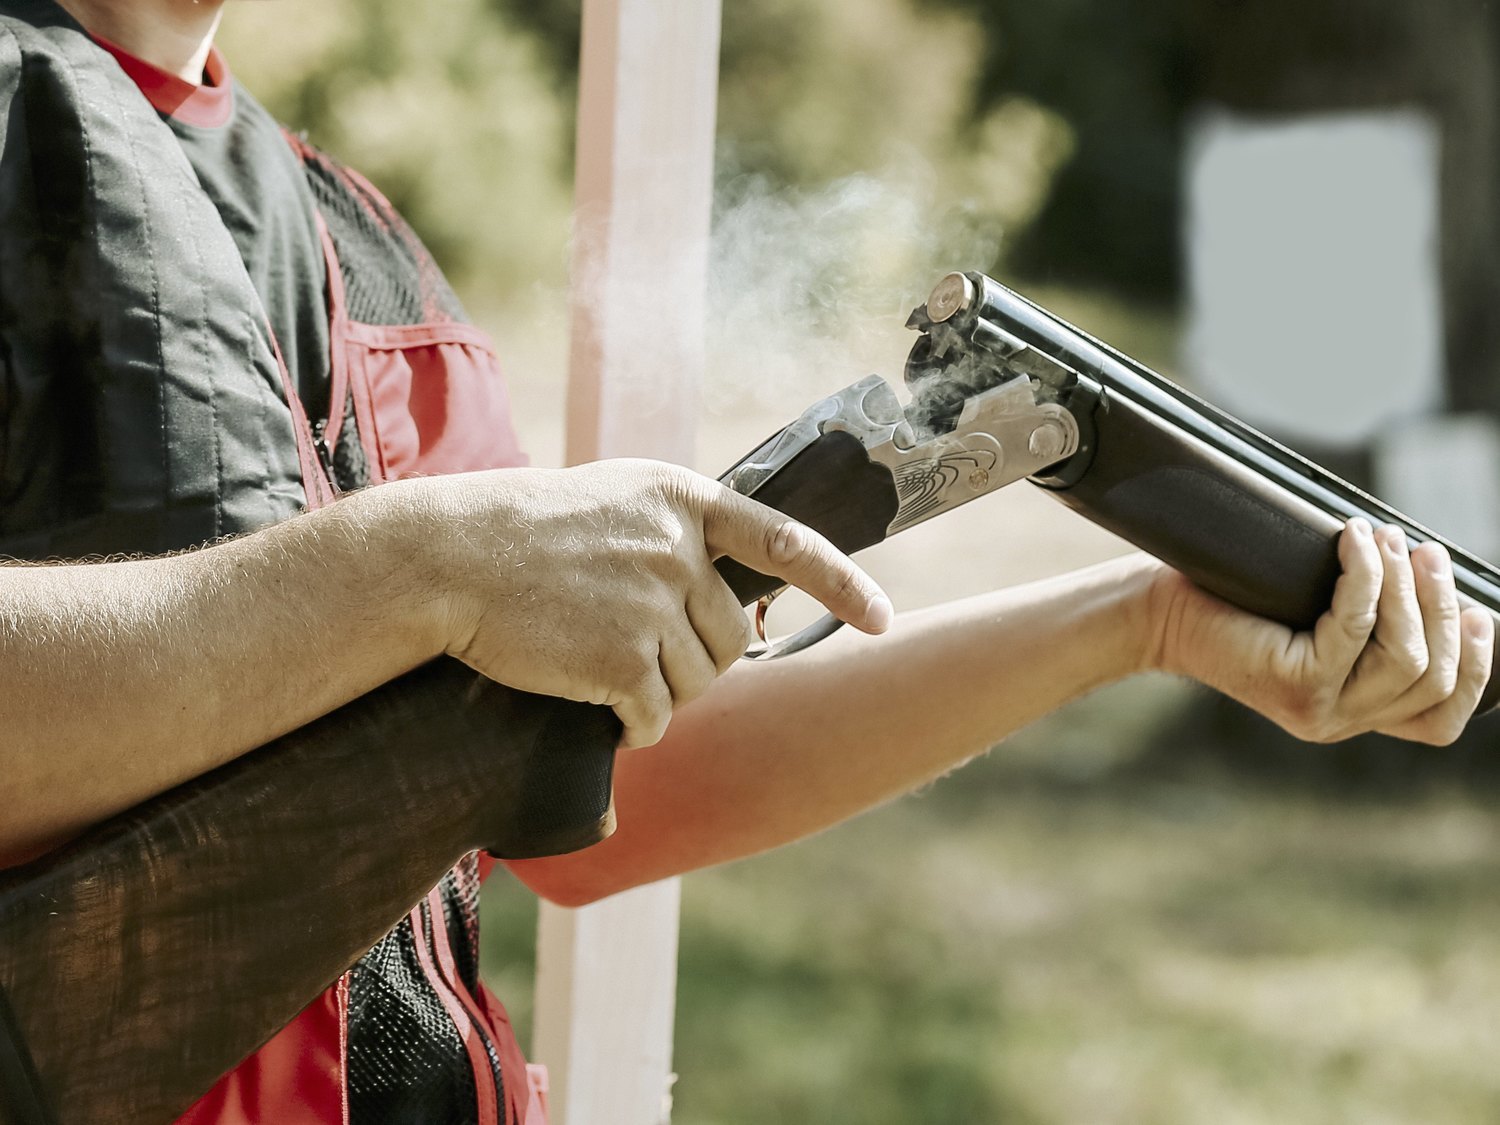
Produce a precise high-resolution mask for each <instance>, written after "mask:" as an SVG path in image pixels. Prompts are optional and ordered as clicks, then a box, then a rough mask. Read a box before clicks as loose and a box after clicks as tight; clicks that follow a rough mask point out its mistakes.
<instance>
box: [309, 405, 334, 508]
mask: <svg viewBox="0 0 1500 1125" xmlns="http://www.w3.org/2000/svg"><path fill="white" fill-rule="evenodd" d="M312 435H313V452H314V453H316V454H317V455H318V464H320V465H322V466H323V472H325V473H326V474H328V483H329V484H330V485H332V486H333V491H334V494H335V495H337V494H338V493H339V492H340V491H341V489H340V488H339V483H338V478H337V477H336V476H334V473H333V450H331V449H329V448H328V419H327V418H320V419H319V420H318V421H317V422H315V423H313V428H312Z"/></svg>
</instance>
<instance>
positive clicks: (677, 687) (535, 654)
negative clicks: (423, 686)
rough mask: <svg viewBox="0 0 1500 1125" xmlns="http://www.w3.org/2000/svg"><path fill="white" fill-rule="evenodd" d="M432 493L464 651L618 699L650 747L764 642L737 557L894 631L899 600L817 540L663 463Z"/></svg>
mask: <svg viewBox="0 0 1500 1125" xmlns="http://www.w3.org/2000/svg"><path fill="white" fill-rule="evenodd" d="M401 487H408V488H417V489H422V490H424V491H425V492H426V493H427V497H426V502H425V504H424V508H425V509H426V511H427V512H429V513H430V515H431V517H432V518H431V519H430V520H429V521H428V524H427V527H426V535H427V536H430V539H429V541H428V542H429V549H435V550H436V552H437V564H438V565H437V573H438V574H439V576H440V577H439V580H438V581H439V593H440V595H441V598H442V603H443V606H444V612H445V614H446V621H447V625H446V632H445V636H447V637H448V638H449V641H448V652H449V653H451V654H452V655H454V656H457V657H458V658H460V659H461V660H464V661H465V662H466V663H468V664H470V665H472V666H473V667H474V668H476V669H478V670H479V671H481V672H483V673H484V674H485V675H487V676H489V677H490V678H492V679H494V680H498V681H499V682H501V683H503V684H506V685H507V686H510V687H514V688H519V689H521V690H523V691H532V692H539V693H541V694H545V695H555V696H563V697H566V698H568V699H576V700H583V701H587V702H590V703H602V704H605V705H607V706H610V707H612V708H614V710H615V713H616V714H617V715H619V717H620V720H621V722H623V723H624V725H625V736H624V740H623V743H622V744H623V745H625V746H647V745H650V744H652V743H654V742H656V741H658V740H659V739H660V738H661V736H662V733H663V732H664V731H665V730H666V727H667V722H668V720H669V719H670V718H671V715H672V710H673V708H674V707H679V706H681V705H682V704H684V703H686V702H688V701H689V700H691V699H693V698H695V697H697V696H698V695H701V694H702V693H703V691H704V690H705V689H706V688H707V687H708V686H709V684H711V683H712V682H713V681H714V679H715V678H716V677H717V676H718V675H719V674H720V673H722V672H723V671H725V670H726V669H727V668H729V666H730V665H732V664H733V663H734V661H735V660H736V659H737V658H738V657H739V656H740V654H741V653H742V652H744V650H745V646H746V645H747V644H748V643H749V640H750V633H749V623H748V621H747V620H746V617H745V613H744V611H743V610H742V608H741V607H740V605H739V603H738V602H737V601H736V600H735V598H734V596H733V595H732V594H731V593H730V591H729V588H728V587H727V586H726V585H725V584H724V582H723V580H722V579H721V578H720V577H719V575H718V573H717V572H716V571H715V570H714V568H713V561H714V559H716V558H718V557H719V556H721V555H728V556H730V557H732V558H734V559H736V560H738V561H739V562H741V563H744V564H745V565H747V566H749V567H751V568H753V569H755V570H758V571H760V572H762V573H764V574H772V575H776V576H777V577H780V578H782V579H784V580H786V581H787V582H789V583H791V584H792V585H794V586H798V587H800V588H801V589H803V590H805V591H807V593H809V594H811V595H812V596H813V597H814V598H816V599H818V601H820V602H822V603H823V604H824V605H825V606H826V607H827V608H828V609H829V611H831V612H832V613H834V614H835V615H837V616H838V617H840V618H842V619H843V620H845V621H847V622H849V624H851V625H854V626H855V627H857V628H859V629H862V630H864V631H866V632H871V633H878V632H881V631H882V630H884V629H885V628H886V626H887V625H888V624H889V622H890V618H891V606H890V603H889V602H888V601H887V600H886V598H885V595H884V594H883V593H882V592H881V591H880V588H879V587H878V586H877V585H876V584H875V582H874V581H873V580H872V579H870V578H869V577H868V576H867V575H866V574H865V573H864V572H863V571H862V570H860V569H859V568H858V567H857V566H855V565H854V563H852V562H850V561H849V559H848V558H847V557H845V556H844V555H843V554H841V553H840V552H839V551H837V550H836V549H835V548H834V547H833V546H832V544H830V543H829V542H828V541H827V540H826V539H824V538H823V537H822V536H821V535H819V534H817V533H816V532H814V531H812V530H810V529H809V528H807V527H805V526H803V525H801V524H799V523H797V522H796V521H794V520H791V519H789V518H788V517H786V516H784V515H782V514H781V513H779V512H776V511H774V510H772V509H770V508H767V507H765V506H764V505H761V504H757V503H755V502H754V501H751V500H747V499H746V498H745V497H743V496H740V495H738V494H737V493H735V492H733V491H731V490H729V489H727V488H725V487H723V486H722V485H720V484H718V483H716V482H715V481H712V480H709V479H708V478H706V477H702V476H700V475H698V474H697V473H693V472H690V471H688V470H686V469H681V468H678V467H676V466H673V465H667V464H663V463H659V462H653V461H624V460H620V461H600V462H596V463H594V464H590V465H584V466H580V467H578V468H574V469H558V470H543V469H525V470H515V469H511V470H503V471H500V472H494V473H473V474H467V475H465V476H461V477H448V478H443V479H431V480H424V481H412V482H408V484H407V485H404V486H401Z"/></svg>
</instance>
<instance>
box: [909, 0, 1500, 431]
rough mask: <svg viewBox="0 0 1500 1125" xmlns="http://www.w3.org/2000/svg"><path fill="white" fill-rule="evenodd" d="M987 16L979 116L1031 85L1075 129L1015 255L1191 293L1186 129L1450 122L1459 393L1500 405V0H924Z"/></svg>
mask: <svg viewBox="0 0 1500 1125" xmlns="http://www.w3.org/2000/svg"><path fill="white" fill-rule="evenodd" d="M922 2H923V3H924V5H925V6H926V7H927V9H929V10H946V9H951V8H953V7H955V6H956V7H959V8H961V9H963V10H965V11H968V12H970V13H971V14H972V15H973V17H974V19H975V20H977V21H978V22H979V24H980V25H981V26H982V27H983V29H984V44H985V55H984V63H983V66H982V69H981V72H980V76H979V81H978V84H977V86H976V89H975V113H976V114H981V113H983V112H985V111H986V109H987V108H988V107H989V106H992V105H994V104H996V103H997V102H998V101H1000V100H1002V99H1005V98H1009V97H1014V96H1016V95H1017V94H1020V95H1023V96H1026V97H1030V98H1034V99H1035V100H1037V101H1038V102H1040V103H1041V104H1043V105H1045V106H1047V107H1049V108H1051V109H1053V110H1055V111H1056V112H1058V113H1059V114H1061V115H1062V117H1063V118H1065V119H1066V120H1067V121H1068V122H1069V124H1071V125H1072V127H1073V129H1074V131H1075V133H1076V136H1077V144H1076V151H1075V153H1074V156H1073V158H1072V159H1071V160H1070V161H1069V162H1068V163H1067V164H1066V165H1065V166H1064V167H1063V168H1062V169H1061V170H1060V171H1059V173H1058V176H1057V181H1056V185H1055V189H1054V191H1053V193H1052V195H1051V196H1050V198H1049V199H1048V200H1047V203H1046V205H1045V207H1044V208H1043V209H1042V210H1041V213H1040V214H1039V215H1038V217H1037V221H1036V222H1035V224H1034V225H1032V226H1031V228H1030V229H1029V230H1028V231H1027V234H1026V237H1025V238H1024V239H1023V240H1022V242H1021V243H1020V245H1019V246H1018V247H1017V251H1018V253H1017V255H1016V259H1015V264H1017V265H1018V266H1020V267H1022V268H1024V269H1026V270H1027V271H1028V272H1031V273H1033V274H1038V275H1042V276H1046V277H1049V278H1050V277H1056V278H1058V279H1061V280H1071V281H1084V282H1102V283H1105V284H1108V285H1110V286H1112V287H1114V288H1117V289H1120V290H1121V291H1124V292H1127V293H1142V292H1145V293H1159V294H1163V295H1170V294H1173V293H1175V292H1176V289H1177V286H1178V283H1179V281H1180V277H1179V273H1180V263H1181V261H1182V257H1183V255H1182V252H1181V246H1180V244H1179V239H1180V207H1181V202H1180V192H1181V188H1180V178H1181V160H1182V143H1183V127H1184V124H1185V122H1186V121H1187V119H1188V116H1189V115H1190V114H1191V113H1192V112H1194V110H1195V108H1196V107H1198V106H1200V105H1202V104H1204V103H1217V104H1220V105H1224V106H1227V107H1229V108H1230V109H1234V110H1238V111H1241V112H1247V113H1267V114H1271V113H1276V114H1281V113H1306V112H1319V111H1328V110H1340V109H1371V108H1381V107H1386V106H1403V107H1405V106H1412V105H1417V106H1420V107H1422V108H1424V109H1426V110H1427V111H1429V112H1430V113H1432V114H1433V116H1434V117H1435V118H1436V119H1437V120H1438V122H1439V123H1440V125H1441V127H1442V130H1443V134H1444V141H1445V144H1444V151H1443V168H1442V177H1443V183H1442V200H1443V203H1442V246H1441V261H1442V275H1443V285H1444V309H1445V315H1446V318H1447V339H1446V344H1447V356H1448V369H1449V372H1450V380H1449V402H1450V405H1451V406H1452V407H1453V408H1454V409H1459V410H1471V409H1482V410H1489V411H1491V412H1497V413H1500V317H1497V316H1495V314H1494V311H1493V310H1494V309H1495V308H1496V307H1497V304H1500V110H1497V105H1500V101H1497V87H1500V8H1497V7H1496V6H1494V5H1492V4H1491V3H1489V0H1453V2H1451V3H1444V4H1412V3H1410V2H1408V0H1264V2H1262V3H1257V4H1214V5H1208V4H1191V3H1188V2H1187V0H1053V2H1051V3H1046V4H1035V3H1026V2H1024V0H922Z"/></svg>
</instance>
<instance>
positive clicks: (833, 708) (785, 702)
mask: <svg viewBox="0 0 1500 1125" xmlns="http://www.w3.org/2000/svg"><path fill="white" fill-rule="evenodd" d="M1398 541H1399V542H1401V543H1403V544H1404V539H1400V537H1398V536H1386V535H1384V534H1382V535H1381V536H1380V537H1379V540H1378V541H1377V540H1376V539H1375V538H1373V537H1371V536H1370V534H1369V531H1368V529H1358V530H1355V531H1352V532H1346V534H1345V537H1344V540H1343V542H1342V544H1341V547H1342V552H1343V558H1344V564H1345V577H1344V578H1343V579H1341V581H1340V585H1339V590H1338V593H1337V594H1336V597H1335V603H1334V606H1333V608H1332V609H1331V610H1330V612H1329V613H1328V614H1326V615H1325V616H1324V618H1323V620H1322V621H1321V622H1320V623H1319V626H1318V629H1317V631H1316V632H1315V633H1311V634H1293V633H1292V632H1291V631H1289V630H1287V629H1284V628H1282V627H1281V626H1277V625H1273V624H1271V623H1269V622H1265V621H1261V620H1259V619H1256V618H1253V617H1250V616H1248V615H1246V614H1243V613H1240V612H1239V611H1237V610H1234V609H1232V608H1230V607H1228V606H1226V605H1224V603H1222V602H1219V601H1217V600H1215V599H1213V598H1210V597H1209V596H1208V595H1206V594H1202V593H1201V592H1199V591H1197V590H1196V589H1195V588H1193V587H1192V586H1190V585H1189V584H1188V583H1186V581H1185V580H1183V579H1181V577H1180V576H1178V575H1176V574H1175V572H1172V571H1170V570H1167V569H1166V568H1164V567H1162V566H1161V565H1160V564H1158V563H1155V562H1154V561H1152V560H1150V559H1147V558H1145V557H1144V556H1139V555H1137V556H1133V557H1129V558H1124V559H1119V560H1115V561H1113V562H1109V563H1104V564H1102V565H1100V566H1097V567H1093V568H1091V569H1089V570H1086V571H1082V572H1079V573H1077V574H1072V575H1067V576H1064V577H1062V578H1058V579H1052V580H1050V581H1047V582H1041V583H1036V584H1033V585H1029V586H1023V587H1018V588H1014V589H1010V590H1002V591H999V592H997V593H993V594H987V595H982V596H980V597H976V598H972V599H968V600H965V601H963V602H957V603H951V604H949V605H944V606H938V607H935V608H933V609H929V610H924V611H921V612H918V613H913V614H903V615H901V616H900V617H898V618H897V620H896V623H895V625H894V626H893V627H892V628H891V630H890V631H889V632H888V633H887V634H885V635H883V636H879V637H861V636H852V635H851V636H844V637H839V638H835V639H833V640H830V641H829V642H826V643H825V644H823V645H820V646H818V647H817V648H815V649H813V650H811V651H810V652H809V653H807V654H804V655H799V656H798V657H795V658H791V659H788V660H786V661H783V662H781V663H779V664H772V665H767V666H748V667H746V666H742V667H740V668H737V669H736V670H735V672H734V673H732V674H731V675H728V676H726V677H724V679H723V680H722V681H720V683H719V684H718V685H716V686H715V688H714V690H713V691H711V692H709V693H708V694H706V695H705V696H704V697H703V698H701V699H699V700H698V701H697V702H695V703H694V704H693V705H692V706H690V707H688V708H686V709H684V710H683V711H682V712H681V713H680V714H679V715H678V717H677V719H676V721H675V722H674V723H673V725H672V727H671V729H670V730H669V732H668V735H667V738H666V739H665V740H664V741H663V742H662V743H661V744H660V745H659V746H656V747H653V748H651V749H648V750H642V751H636V752H633V753H630V754H625V755H622V756H621V758H620V762H619V765H618V767H617V776H616V794H617V808H618V812H619V821H620V828H619V831H618V832H617V833H616V835H615V836H614V837H612V838H611V839H609V840H607V841H605V842H604V843H602V844H599V845H597V846H596V847H594V848H591V849H589V850H588V851H586V852H582V853H579V854H578V855H576V856H568V857H559V858H558V859H554V860H536V861H526V862H523V863H516V864H513V865H512V867H513V869H514V870H515V871H516V873H517V874H518V875H519V876H520V877H521V878H522V879H523V880H524V881H526V882H527V883H528V884H529V885H530V886H532V887H533V888H535V889H536V890H538V891H539V892H540V893H542V894H544V895H546V896H548V897H550V898H553V899H555V900H557V901H560V902H563V903H566V904H570V905H576V904H580V903H584V902H588V901H592V900H593V899H596V898H600V897H603V896H605V895H608V894H611V893H613V892H615V891H618V890H622V889H625V888H627V887H629V886H632V885H635V884H637V883H642V882H649V881H651V880H654V879H658V878H663V877H665V876H668V875H672V874H677V873H680V872H683V871H687V870H691V869H693V868H696V867H702V866H707V865H709V864H713V863H719V862H723V861H725V860H729V859H734V858H737V857H739V856H744V855H749V854H753V853H755V852H759V851H763V850H765V849H767V848H770V847H774V846H776V845H778V844H781V843H784V842H787V841H789V840H793V839H797V838H799V837H801V836H805V835H807V834H809V833H812V832H816V831H818V830H820V829H822V828H824V827H827V826H828V825H830V824H834V823H837V822H838V821H841V820H843V819H846V818H848V817H850V816H852V815H854V814H856V813H858V812H860V811H861V810H863V809H866V808H868V807H870V806H872V805H875V804H879V803H881V802H883V801H885V800H888V799H890V798H892V797H894V796H896V795H898V794H900V793H903V792H906V791H907V790H909V789H911V788H913V787H915V786H918V785H921V784H923V783H924V782H926V781H928V780H930V779H932V778H933V777H935V776H937V775H939V774H942V773H944V772H946V771H947V770H950V769H952V768H954V767H955V766H957V765H959V764H961V763H962V762H964V761H966V760H967V759H968V758H970V757H972V756H973V755H975V754H976V753H980V752H982V751H984V750H985V749H986V748H988V747H990V746H991V745H993V744H995V743H996V742H999V741H1000V740H1001V739H1003V738H1004V737H1005V736H1006V735H1008V734H1009V733H1011V732H1013V731H1015V730H1017V729H1019V728H1020V727H1022V726H1024V725H1026V724H1027V723H1029V722H1032V721H1033V720H1035V719H1037V718H1039V717H1041V716H1042V715H1044V714H1046V713H1047V712H1049V711H1051V710H1053V709H1055V708H1056V707H1058V706H1061V705H1062V704H1063V703H1066V702H1067V701H1069V700H1071V699H1074V698H1076V697H1078V696H1080V695H1082V694H1085V693H1086V692H1088V691H1091V690H1093V689H1094V688H1096V687H1099V686H1101V685H1103V684H1105V683H1107V682H1110V681H1113V680H1117V679H1121V678H1123V677H1125V676H1128V675H1130V674H1132V673H1135V672H1138V671H1142V670H1145V669H1149V668H1165V669H1167V670H1169V671H1173V672H1177V673H1179V674H1185V675H1191V676H1193V677H1195V678H1198V679H1201V680H1204V681H1206V682H1209V683H1211V684H1213V685H1214V686H1216V687H1219V688H1220V689H1222V690H1225V691H1227V692H1229V693H1230V694H1232V695H1235V696H1236V697H1237V698H1240V699H1241V700H1243V701H1244V702H1246V703H1248V704H1250V705H1251V706H1254V707H1256V708H1258V709H1259V710H1262V711H1263V712H1265V713H1267V714H1268V715H1270V716H1271V717H1272V718H1275V719H1277V720H1278V721H1280V722H1281V723H1282V724H1283V725H1285V726H1287V727H1288V728H1289V729H1291V730H1293V732H1294V733H1297V734H1299V735H1300V736H1302V737H1305V738H1309V739H1314V740H1321V741H1327V740H1331V739H1334V738H1340V737H1347V736H1348V735H1350V734H1353V733H1355V732H1356V731H1359V730H1365V729H1372V728H1379V729H1386V730H1388V731H1390V732H1391V733H1395V734H1399V735H1403V736H1405V737H1409V738H1418V739H1422V740H1425V741H1432V742H1441V741H1448V740H1451V739H1452V738H1453V737H1455V736H1456V734H1457V732H1458V730H1460V729H1461V728H1462V726H1463V722H1464V720H1465V719H1467V717H1468V715H1469V714H1470V712H1472V710H1473V708H1474V706H1475V704H1476V702H1477V700H1478V698H1479V694H1480V691H1481V690H1482V688H1483V686H1484V683H1485V681H1486V680H1487V678H1488V674H1489V661H1490V651H1491V650H1490V633H1489V630H1490V628H1491V626H1490V621H1489V617H1488V615H1487V614H1486V613H1484V612H1483V611H1476V612H1474V613H1472V614H1466V615H1464V617H1463V619H1462V623H1461V622H1460V618H1459V614H1458V611H1457V603H1456V600H1455V598H1454V595H1453V590H1452V583H1451V579H1449V578H1448V577H1446V576H1445V574H1444V573H1443V572H1442V567H1441V562H1442V560H1444V559H1445V557H1446V556H1444V555H1443V554H1442V552H1441V549H1439V548H1423V549H1422V551H1420V552H1419V553H1418V555H1417V556H1416V559H1415V566H1414V565H1413V562H1412V561H1411V560H1408V559H1407V558H1406V557H1405V554H1404V548H1403V549H1399V550H1398V549H1397V548H1396V547H1395V546H1394V544H1396V543H1397V542H1398ZM1377 611H1378V613H1377ZM1461 625H1462V627H1461Z"/></svg>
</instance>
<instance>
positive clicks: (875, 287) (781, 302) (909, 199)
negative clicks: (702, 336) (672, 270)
mask: <svg viewBox="0 0 1500 1125" xmlns="http://www.w3.org/2000/svg"><path fill="white" fill-rule="evenodd" d="M999 250H1000V238H999V230H998V224H997V223H995V222H993V221H988V222H987V221H986V220H985V218H984V216H983V215H982V213H981V212H980V210H979V208H978V207H977V206H975V205H973V204H965V203H961V204H952V203H946V202H944V201H940V200H939V199H938V198H937V197H936V193H935V191H934V188H933V182H932V177H931V176H930V175H927V174H925V173H924V171H923V166H922V165H921V164H920V163H918V162H916V161H907V162H905V163H904V164H903V166H902V167H900V168H899V169H898V170H895V171H893V172H891V173H889V174H886V175H881V176H874V175H857V176H850V177H848V178H846V179H842V180H838V181H836V182H834V183H832V184H829V185H827V186H824V187H820V188H817V189H814V190H807V189H798V188H786V187H777V186H775V185H773V184H772V183H771V182H770V181H769V180H767V179H766V178H765V177H762V176H750V175H737V176H721V178H720V185H719V189H718V191H717V193H716V198H715V207H714V223H713V234H712V238H711V242H710V247H709V284H708V303H707V326H706V359H707V364H706V370H705V372H704V378H703V382H702V404H703V408H704V410H705V411H706V412H708V413H710V414H725V413H730V412H735V411H738V410H741V409H744V408H747V407H750V406H762V407H764V406H780V407H782V408H784V409H786V410H788V411H796V410H800V409H801V408H802V407H803V406H805V405H807V404H808V403H809V402H811V401H813V400H814V399H816V398H817V397H819V396H820V395H822V394H825V393H828V392H829V391H832V390H835V389H837V388H839V387H842V386H844V385H846V384H848V383H851V382H853V381H854V380H855V379H858V378H860V377H862V376H863V375H866V374H869V373H870V371H872V370H873V371H876V372H877V373H878V374H880V375H882V376H884V377H885V378H887V379H890V380H892V381H893V382H898V383H899V380H900V375H901V366H902V362H903V360H904V358H905V355H906V351H907V349H908V348H909V347H910V345H911V341H912V334H911V333H910V332H908V331H906V330H905V328H904V324H905V321H906V317H907V314H908V313H909V312H910V311H911V309H912V308H914V307H915V306H916V305H919V304H921V303H922V301H924V300H925V299H926V297H927V293H928V291H929V290H930V289H931V287H932V285H933V283H934V282H935V281H937V279H938V278H939V277H941V276H942V275H943V274H944V273H947V272H948V271H949V270H953V269H989V268H991V267H992V265H993V263H994V261H995V258H996V257H997V255H998V253H999Z"/></svg>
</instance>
